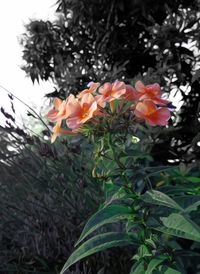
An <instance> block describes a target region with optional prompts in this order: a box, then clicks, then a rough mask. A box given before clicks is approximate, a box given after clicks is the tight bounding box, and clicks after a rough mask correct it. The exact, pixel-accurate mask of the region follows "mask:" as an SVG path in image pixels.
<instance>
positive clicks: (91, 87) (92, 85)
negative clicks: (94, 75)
mask: <svg viewBox="0 0 200 274" xmlns="http://www.w3.org/2000/svg"><path fill="white" fill-rule="evenodd" d="M99 86H100V84H99V83H94V82H90V83H89V84H88V87H89V89H84V90H83V91H81V92H80V93H79V94H78V95H77V98H82V97H83V95H84V94H88V93H89V94H93V93H95V91H96V90H97V89H98V87H99Z"/></svg>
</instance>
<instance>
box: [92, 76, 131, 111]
mask: <svg viewBox="0 0 200 274" xmlns="http://www.w3.org/2000/svg"><path fill="white" fill-rule="evenodd" d="M99 93H100V95H97V96H96V97H95V98H96V101H97V103H98V105H99V106H100V107H103V108H104V107H105V106H106V103H107V102H109V103H110V102H112V101H114V100H115V99H119V98H120V97H121V96H122V95H123V94H125V93H126V85H125V84H124V82H120V81H115V82H114V83H112V84H111V83H105V84H104V85H103V86H102V87H100V88H99Z"/></svg>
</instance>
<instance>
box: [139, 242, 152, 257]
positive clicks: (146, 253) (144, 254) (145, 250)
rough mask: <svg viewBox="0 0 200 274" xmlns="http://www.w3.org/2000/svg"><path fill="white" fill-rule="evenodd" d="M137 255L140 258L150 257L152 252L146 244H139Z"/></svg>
mask: <svg viewBox="0 0 200 274" xmlns="http://www.w3.org/2000/svg"><path fill="white" fill-rule="evenodd" d="M138 255H139V257H140V258H145V257H151V256H152V253H151V252H150V251H149V249H148V247H147V246H146V245H144V244H143V245H141V246H140V247H139V249H138Z"/></svg>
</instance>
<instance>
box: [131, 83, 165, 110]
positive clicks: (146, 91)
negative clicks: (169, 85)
mask: <svg viewBox="0 0 200 274" xmlns="http://www.w3.org/2000/svg"><path fill="white" fill-rule="evenodd" d="M135 89H136V91H137V92H138V94H139V100H140V101H143V100H146V99H151V100H152V101H153V102H154V103H155V104H158V105H161V106H165V105H167V104H168V103H169V101H167V100H164V99H162V98H161V95H162V94H161V89H160V85H159V84H157V83H155V84H152V85H147V86H145V85H144V84H143V83H142V82H141V81H137V82H136V84H135Z"/></svg>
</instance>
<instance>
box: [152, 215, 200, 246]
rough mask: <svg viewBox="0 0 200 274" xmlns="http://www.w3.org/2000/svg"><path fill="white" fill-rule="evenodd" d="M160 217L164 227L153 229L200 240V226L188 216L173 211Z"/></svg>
mask: <svg viewBox="0 0 200 274" xmlns="http://www.w3.org/2000/svg"><path fill="white" fill-rule="evenodd" d="M160 219H161V221H162V222H163V225H164V227H152V228H153V229H155V230H158V231H160V232H163V233H166V234H169V235H173V236H177V237H180V238H184V239H189V240H193V241H197V242H200V227H199V226H198V225H197V224H195V223H194V222H193V221H192V220H190V219H189V218H188V217H186V216H183V215H181V214H178V213H172V214H170V215H169V216H168V217H162V218H160Z"/></svg>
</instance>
